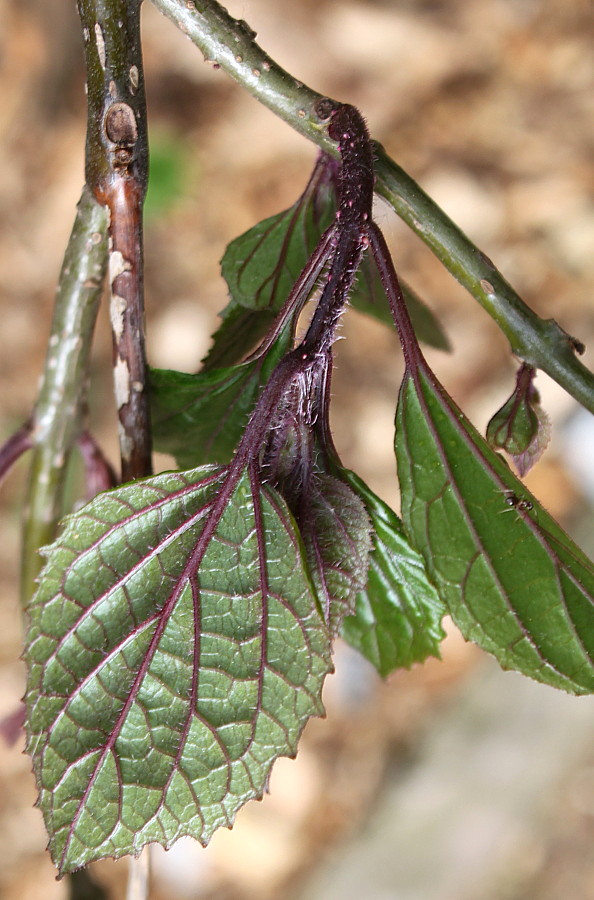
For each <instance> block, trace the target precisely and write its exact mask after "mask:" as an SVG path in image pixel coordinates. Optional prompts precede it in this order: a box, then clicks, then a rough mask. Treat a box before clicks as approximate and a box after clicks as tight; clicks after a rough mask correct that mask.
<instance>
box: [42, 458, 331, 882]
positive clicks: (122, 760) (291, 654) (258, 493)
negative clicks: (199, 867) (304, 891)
mask: <svg viewBox="0 0 594 900" xmlns="http://www.w3.org/2000/svg"><path fill="white" fill-rule="evenodd" d="M47 557H48V558H47V564H46V566H45V569H44V571H43V574H42V576H41V581H40V587H39V590H38V592H37V594H36V596H35V597H34V599H33V602H32V604H31V608H30V626H29V632H28V636H27V650H26V660H27V663H28V668H29V682H28V693H27V702H28V712H29V715H28V750H29V752H30V753H31V755H32V757H33V762H34V768H35V772H36V776H37V781H38V786H39V790H40V795H39V804H40V806H41V809H42V812H43V815H44V818H45V822H46V826H47V829H48V832H49V835H50V849H51V852H52V856H53V859H54V861H55V862H56V865H57V866H58V868H59V869H60V871H61V872H67V871H71V870H72V869H75V868H77V867H79V866H82V865H85V864H86V863H88V862H90V861H91V860H94V859H99V858H103V857H106V856H113V857H119V856H122V855H124V854H128V853H131V852H138V851H139V850H140V848H141V847H142V846H143V845H144V844H146V843H148V842H150V841H157V842H158V843H160V844H162V845H164V846H166V847H168V846H170V845H171V844H172V843H173V842H174V841H175V840H176V839H177V838H179V837H181V836H183V835H191V836H193V837H195V838H197V839H198V840H200V841H202V842H203V843H206V842H207V841H208V840H209V838H210V837H211V835H212V833H213V831H214V830H215V829H216V828H217V827H219V826H221V825H225V826H228V825H230V824H231V823H232V822H233V819H234V818H235V815H236V813H237V811H238V809H239V808H240V807H241V806H242V805H243V804H244V803H245V802H246V801H247V800H248V799H250V798H252V797H260V796H261V795H262V793H263V791H264V790H265V786H266V783H267V779H268V775H269V772H270V768H271V766H272V764H273V762H274V761H275V759H276V758H277V757H279V756H283V755H294V754H295V752H296V747H297V741H298V738H299V735H300V733H301V730H302V728H303V726H304V725H305V722H306V720H307V719H308V718H309V717H310V716H312V715H320V714H321V713H322V712H323V707H322V702H321V699H320V694H321V689H322V684H323V681H324V678H325V676H326V674H327V673H328V672H329V671H330V669H331V662H330V638H329V634H328V630H327V628H326V626H325V624H324V621H323V617H322V615H321V612H320V610H319V606H318V603H317V600H316V598H315V596H314V593H313V589H312V586H311V581H310V577H309V574H308V571H307V567H306V565H305V563H304V557H303V548H302V544H301V542H300V539H299V537H298V534H297V532H296V530H295V526H294V523H293V519H292V517H291V515H290V513H289V512H288V510H287V507H286V505H285V504H284V502H283V501H282V499H281V498H280V497H279V496H278V494H277V493H276V492H274V491H273V490H271V489H269V488H266V487H262V486H261V485H260V484H259V482H258V478H257V475H256V474H255V469H253V467H252V466H251V465H249V466H248V467H247V468H245V469H244V470H243V472H242V471H241V469H240V470H238V469H237V466H235V467H232V468H230V469H220V468H215V467H203V468H200V469H196V470H194V471H191V472H186V473H183V474H180V473H169V474H165V475H161V476H158V477H155V478H151V479H147V480H144V481H139V482H136V483H134V484H131V485H127V486H124V487H122V488H118V489H116V490H114V491H111V492H108V493H105V494H102V495H100V496H99V497H97V498H96V499H95V500H94V501H92V502H91V503H90V504H88V505H87V506H86V507H84V508H83V509H82V510H81V511H80V512H78V513H77V514H76V515H73V516H70V517H68V518H67V519H66V520H65V524H64V526H63V529H62V531H61V533H60V535H59V537H58V539H57V541H56V542H55V543H54V544H53V545H52V546H51V547H50V548H49V550H48V552H47Z"/></svg>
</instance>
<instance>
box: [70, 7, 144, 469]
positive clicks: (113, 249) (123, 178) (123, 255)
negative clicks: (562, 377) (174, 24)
mask: <svg viewBox="0 0 594 900" xmlns="http://www.w3.org/2000/svg"><path fill="white" fill-rule="evenodd" d="M140 5H141V0H78V8H79V14H80V18H81V22H82V25H83V34H84V39H85V61H86V66H87V86H88V126H87V153H86V179H87V185H88V187H89V188H90V189H91V190H92V191H93V193H94V195H95V197H96V198H97V200H98V201H99V202H100V203H101V204H103V205H104V206H106V207H107V209H108V210H109V217H110V223H109V233H110V239H111V243H110V257H109V260H110V262H109V271H110V278H109V281H110V289H111V323H112V336H113V364H114V382H115V396H116V405H117V411H118V419H119V438H120V456H121V463H122V480H123V481H129V480H131V479H133V478H138V477H141V476H143V475H148V474H150V472H151V434H150V416H149V400H148V378H147V366H146V355H145V347H144V295H143V245H142V206H143V202H144V195H145V192H146V184H147V177H148V145H147V134H146V104H145V96H144V76H143V70H142V54H141V46H140Z"/></svg>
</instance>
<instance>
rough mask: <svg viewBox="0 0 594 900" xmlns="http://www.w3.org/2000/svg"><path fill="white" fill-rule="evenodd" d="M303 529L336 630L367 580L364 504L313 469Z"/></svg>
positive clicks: (367, 526)
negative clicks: (313, 474)
mask: <svg viewBox="0 0 594 900" xmlns="http://www.w3.org/2000/svg"><path fill="white" fill-rule="evenodd" d="M302 534H303V540H304V543H305V551H306V554H307V557H308V560H309V564H310V569H311V572H312V575H313V579H314V584H315V586H316V589H317V592H318V597H319V598H320V603H321V604H322V608H323V609H324V611H325V614H326V621H327V622H328V626H329V628H330V631H331V633H332V634H337V633H338V632H339V631H340V626H341V624H342V620H343V618H344V617H345V615H348V614H349V613H350V612H353V610H354V606H355V599H356V596H357V593H358V591H360V590H362V589H363V588H364V587H365V583H366V581H367V571H368V568H369V552H370V550H371V529H370V524H369V517H368V515H367V513H366V511H365V505H364V504H363V502H362V501H361V499H360V497H358V496H357V494H356V493H355V492H354V491H353V490H352V489H351V488H350V487H349V485H348V484H346V483H345V482H344V481H342V480H339V479H338V478H334V477H333V476H331V475H325V474H320V475H316V476H314V479H313V487H312V489H311V494H310V496H309V498H308V502H307V519H306V520H305V521H304V522H303V524H302Z"/></svg>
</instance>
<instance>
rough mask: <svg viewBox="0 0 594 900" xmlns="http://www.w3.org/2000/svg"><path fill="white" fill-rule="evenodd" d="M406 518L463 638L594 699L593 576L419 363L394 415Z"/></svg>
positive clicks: (573, 547)
mask: <svg viewBox="0 0 594 900" xmlns="http://www.w3.org/2000/svg"><path fill="white" fill-rule="evenodd" d="M395 446H396V456H397V461H398V474H399V480H400V484H401V489H402V517H403V521H404V524H405V527H406V529H407V531H408V533H409V536H410V537H411V540H413V542H414V544H415V545H416V546H417V547H418V548H419V550H420V551H421V552H422V554H423V556H424V558H425V561H426V564H427V569H428V572H429V575H430V577H431V579H432V580H433V581H434V583H435V584H436V586H437V588H438V590H439V592H440V594H441V596H442V597H443V598H444V600H445V601H446V603H447V605H448V607H449V611H450V613H451V615H452V618H453V619H454V621H455V623H456V624H457V625H458V627H459V628H460V630H461V631H462V633H463V635H464V636H465V637H466V638H467V639H468V640H472V641H474V642H476V643H477V644H478V645H479V646H481V647H483V648H484V649H485V650H487V651H489V652H490V653H492V654H493V655H494V656H495V657H496V658H497V659H498V660H499V662H500V664H501V665H502V667H503V668H505V669H516V670H517V671H519V672H523V673H524V674H525V675H529V676H531V677H532V678H535V679H536V680H538V681H542V682H544V683H546V684H550V685H553V686H555V687H558V688H562V689H564V690H566V691H569V692H570V693H576V694H584V693H591V692H592V691H594V600H593V597H594V569H593V567H592V564H591V562H590V561H589V560H588V559H587V558H586V556H585V555H584V554H583V553H582V552H581V551H580V550H579V548H578V547H577V546H576V545H575V544H574V543H573V542H572V541H571V539H570V538H569V537H568V536H567V535H566V534H565V532H563V531H562V529H561V528H560V527H559V525H558V524H557V523H556V522H555V521H554V520H553V519H552V518H551V516H549V515H548V513H547V512H546V511H545V510H544V509H543V508H542V507H541V506H540V505H539V504H538V502H537V500H536V499H535V498H534V497H533V496H532V495H530V494H529V493H528V491H527V490H526V488H525V487H524V485H523V484H522V483H521V482H520V481H519V480H518V479H517V478H516V477H515V476H514V475H513V473H512V472H511V470H510V469H509V467H508V466H507V465H506V463H505V462H504V461H503V460H502V459H501V458H500V457H499V456H497V455H496V454H495V453H494V452H493V451H492V450H491V449H490V448H489V447H488V445H487V444H486V442H485V441H484V440H483V439H482V438H481V436H480V435H479V434H478V432H477V431H476V430H475V429H474V427H473V426H472V425H471V424H470V423H469V422H468V420H467V419H466V418H465V417H464V415H463V414H462V413H461V411H460V410H459V409H458V407H457V406H456V405H455V404H454V402H453V401H452V400H451V398H450V397H449V396H448V395H447V394H446V393H445V391H444V390H443V388H442V387H441V385H439V383H438V382H437V381H436V379H435V378H434V376H433V374H432V373H431V372H430V370H429V369H428V368H427V366H426V364H425V363H424V361H423V360H422V361H421V362H420V363H419V365H418V368H416V369H415V372H414V374H412V373H411V372H410V371H407V373H406V375H405V378H404V381H403V384H402V387H401V392H400V400H399V405H398V411H397V417H396V443H395Z"/></svg>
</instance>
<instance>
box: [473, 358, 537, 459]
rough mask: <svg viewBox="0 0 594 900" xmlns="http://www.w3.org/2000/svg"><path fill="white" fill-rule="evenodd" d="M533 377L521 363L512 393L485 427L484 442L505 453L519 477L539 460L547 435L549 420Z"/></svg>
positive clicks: (531, 371)
mask: <svg viewBox="0 0 594 900" xmlns="http://www.w3.org/2000/svg"><path fill="white" fill-rule="evenodd" d="M535 374H536V370H535V369H533V368H532V366H529V365H528V364H527V363H522V365H521V366H520V368H519V370H518V374H517V376H516V387H515V390H514V392H513V394H512V395H511V397H510V398H509V399H508V400H507V401H506V402H505V403H504V404H503V406H502V407H501V409H499V410H498V411H497V412H496V413H495V415H494V416H493V418H492V419H491V421H490V422H489V424H488V425H487V441H488V443H489V444H490V445H491V447H493V449H494V450H505V451H506V453H508V454H509V455H510V456H511V458H512V460H513V461H514V464H515V466H516V469H517V470H518V473H519V474H520V475H525V474H526V472H528V471H529V469H531V468H532V466H533V465H534V463H535V462H537V460H538V459H540V457H541V456H542V454H543V453H544V451H545V449H546V447H547V444H548V443H549V439H550V436H551V426H550V421H549V417H548V416H547V414H546V412H545V411H544V409H543V408H542V406H541V405H540V396H539V393H538V391H537V390H536V388H535V387H534V384H533V381H534V376H535Z"/></svg>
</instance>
